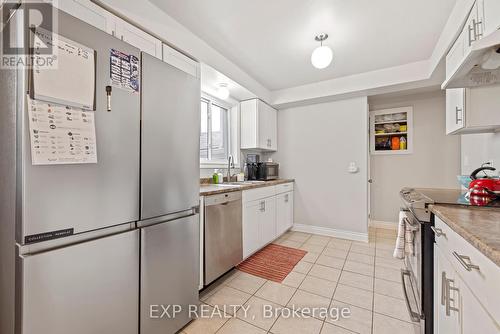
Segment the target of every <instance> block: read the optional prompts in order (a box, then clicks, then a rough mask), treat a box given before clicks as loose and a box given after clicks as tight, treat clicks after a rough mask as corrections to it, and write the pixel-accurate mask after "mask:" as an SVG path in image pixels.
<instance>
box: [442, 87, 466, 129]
mask: <svg viewBox="0 0 500 334" xmlns="http://www.w3.org/2000/svg"><path fill="white" fill-rule="evenodd" d="M464 126H465V88H455V89H447V90H446V134H450V133H452V132H455V131H457V130H460V129H462V128H463V127H464Z"/></svg>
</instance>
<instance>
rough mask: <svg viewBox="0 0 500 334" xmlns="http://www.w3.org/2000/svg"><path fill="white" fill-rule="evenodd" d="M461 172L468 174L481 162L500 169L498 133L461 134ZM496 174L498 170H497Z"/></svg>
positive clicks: (498, 172)
mask: <svg viewBox="0 0 500 334" xmlns="http://www.w3.org/2000/svg"><path fill="white" fill-rule="evenodd" d="M461 142H462V174H464V175H468V174H470V173H471V172H472V171H473V170H474V169H476V168H478V167H480V166H481V164H482V163H483V162H487V161H489V162H491V163H492V166H493V167H495V168H497V169H500V133H481V134H472V135H462V136H461ZM496 174H497V175H500V171H498V170H497V172H496Z"/></svg>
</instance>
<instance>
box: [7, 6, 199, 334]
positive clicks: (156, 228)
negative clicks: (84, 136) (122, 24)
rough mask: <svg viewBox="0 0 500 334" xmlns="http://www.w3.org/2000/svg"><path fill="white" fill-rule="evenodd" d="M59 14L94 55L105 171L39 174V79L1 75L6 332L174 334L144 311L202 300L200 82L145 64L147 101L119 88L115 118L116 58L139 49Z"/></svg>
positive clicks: (176, 324)
mask: <svg viewBox="0 0 500 334" xmlns="http://www.w3.org/2000/svg"><path fill="white" fill-rule="evenodd" d="M23 6H24V5H21V7H20V9H23ZM56 13H57V17H58V27H57V31H56V32H57V33H58V34H60V35H61V36H63V37H65V38H68V39H71V40H72V41H75V42H78V43H80V44H82V45H85V46H87V47H89V48H91V49H93V50H95V102H94V103H95V111H94V112H93V113H94V117H95V124H96V139H97V163H91V164H71V165H69V164H68V165H66V164H60V165H33V164H32V156H31V146H30V133H29V125H28V111H27V108H28V106H27V97H26V93H28V92H30V89H31V88H32V87H31V82H32V81H31V78H32V73H31V72H30V70H24V69H23V70H19V69H18V70H15V69H1V70H0V72H1V73H0V74H1V75H0V97H1V102H2V106H1V108H2V112H1V113H0V153H1V154H0V155H1V158H0V164H1V165H0V166H1V188H0V205H1V211H0V221H1V223H0V238H1V239H0V241H1V242H0V261H1V263H0V265H1V275H0V294H1V295H0V303H1V304H0V332H1V333H2V334H3V333H6V334H7V333H9V334H10V333H16V334H19V333H22V334H32V333H33V334H35V333H36V334H67V333H74V334H88V333H120V334H127V333H129V334H137V333H138V332H139V330H140V331H141V333H145V334H146V333H147V334H149V333H156V332H160V331H161V332H162V333H173V332H175V331H176V330H177V329H178V328H180V327H182V325H184V324H185V323H186V322H187V321H188V319H187V318H186V317H185V316H184V317H182V315H181V316H180V317H179V318H176V319H173V320H172V319H160V320H158V321H156V319H155V321H152V320H150V319H149V318H148V317H147V316H146V313H145V312H146V309H148V310H149V304H153V303H155V304H162V305H166V304H171V303H172V304H182V303H191V302H196V301H197V284H196V280H197V278H198V270H197V268H198V265H197V264H196V263H197V261H198V251H197V248H198V247H199V246H198V220H197V214H196V211H197V206H198V204H197V203H198V200H197V196H198V188H197V186H196V189H195V186H194V184H193V182H194V181H196V182H197V180H198V178H199V176H198V171H197V168H198V160H197V155H196V157H195V153H196V152H197V150H198V145H199V144H198V142H197V140H198V134H197V133H196V135H194V133H195V131H198V130H195V129H198V127H199V119H198V118H199V105H198V107H197V108H195V104H198V103H199V80H198V79H197V78H192V77H187V75H186V74H184V73H183V72H180V71H178V70H175V71H174V70H173V69H172V68H171V67H169V66H168V65H164V64H161V65H163V66H160V64H158V63H157V62H154V61H152V59H148V58H150V57H148V56H145V55H142V58H143V60H144V64H143V71H144V72H145V73H144V74H146V75H143V74H142V73H141V72H140V71H141V69H140V68H139V77H140V79H141V87H140V92H131V91H129V90H124V89H120V88H116V87H113V89H112V93H111V108H110V109H111V111H108V97H107V94H108V91H107V86H109V85H110V51H111V50H112V49H114V50H120V51H121V52H123V53H125V54H128V55H131V56H134V57H137V59H141V53H140V51H139V50H138V49H137V48H135V47H133V46H131V45H129V44H127V43H124V42H122V41H120V40H118V39H117V38H115V37H113V36H111V35H108V34H106V33H104V32H102V31H100V30H98V29H96V28H94V27H92V26H90V25H88V24H86V23H84V22H82V21H80V20H78V19H76V18H74V17H72V16H70V15H68V14H66V13H64V12H60V11H57V12H56ZM9 16H10V20H11V21H10V23H11V24H9V25H8V28H6V29H9V32H8V33H9V36H10V38H15V39H16V40H18V41H24V40H25V39H27V38H28V34H25V32H26V31H27V30H26V29H25V28H26V22H24V21H23V20H24V16H23V12H22V11H20V10H17V11H15V12H13V14H12V15H11V13H9ZM3 36H5V34H4V35H3ZM19 45H21V44H19ZM26 45H29V43H26ZM149 63H151V67H149V65H148V64H149ZM156 70H158V71H160V72H161V73H163V74H166V75H164V76H161V77H159V76H158V74H157V73H154V72H155V71H156ZM148 77H149V79H148ZM74 79H75V80H78V78H74ZM185 90H189V93H187V92H186V91H185ZM155 96H156V98H157V100H154V98H155ZM160 97H161V99H160V100H158V98H160ZM141 98H142V107H141ZM141 110H142V116H141ZM141 117H142V128H141ZM191 136H193V137H194V138H191ZM141 143H142V150H141ZM141 163H142V165H141ZM195 170H196V173H195ZM188 176H189V177H192V178H193V179H192V180H190V179H188ZM191 280H193V281H194V282H193V283H192V284H191Z"/></svg>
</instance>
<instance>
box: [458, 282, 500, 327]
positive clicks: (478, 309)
mask: <svg viewBox="0 0 500 334" xmlns="http://www.w3.org/2000/svg"><path fill="white" fill-rule="evenodd" d="M457 282H458V285H459V286H460V291H459V293H460V307H459V309H460V312H461V313H462V317H461V318H462V331H461V333H481V334H498V333H500V324H497V323H496V322H495V320H494V319H493V318H492V317H491V316H490V315H489V314H488V312H487V311H486V310H485V309H484V308H483V306H482V305H481V304H480V303H479V301H478V300H477V299H476V297H475V296H474V295H473V294H472V292H471V290H469V288H468V287H467V286H466V285H465V283H464V282H463V281H461V280H460V279H458V278H457Z"/></svg>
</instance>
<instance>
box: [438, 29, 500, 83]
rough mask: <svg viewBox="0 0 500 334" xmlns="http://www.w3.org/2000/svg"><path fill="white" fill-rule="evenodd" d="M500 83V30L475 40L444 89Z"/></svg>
mask: <svg viewBox="0 0 500 334" xmlns="http://www.w3.org/2000/svg"><path fill="white" fill-rule="evenodd" d="M493 84H500V30H496V31H495V32H493V33H491V34H490V35H488V36H486V37H484V38H482V39H480V40H479V41H477V42H475V43H474V45H473V46H472V48H471V49H470V50H469V53H468V54H467V55H466V56H465V58H464V60H463V61H462V63H461V64H460V65H459V66H458V67H457V69H456V70H455V72H454V73H453V74H452V75H451V76H450V77H449V78H447V80H446V81H445V82H444V83H443V84H442V86H441V88H442V89H449V88H467V87H477V86H485V85H493Z"/></svg>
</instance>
